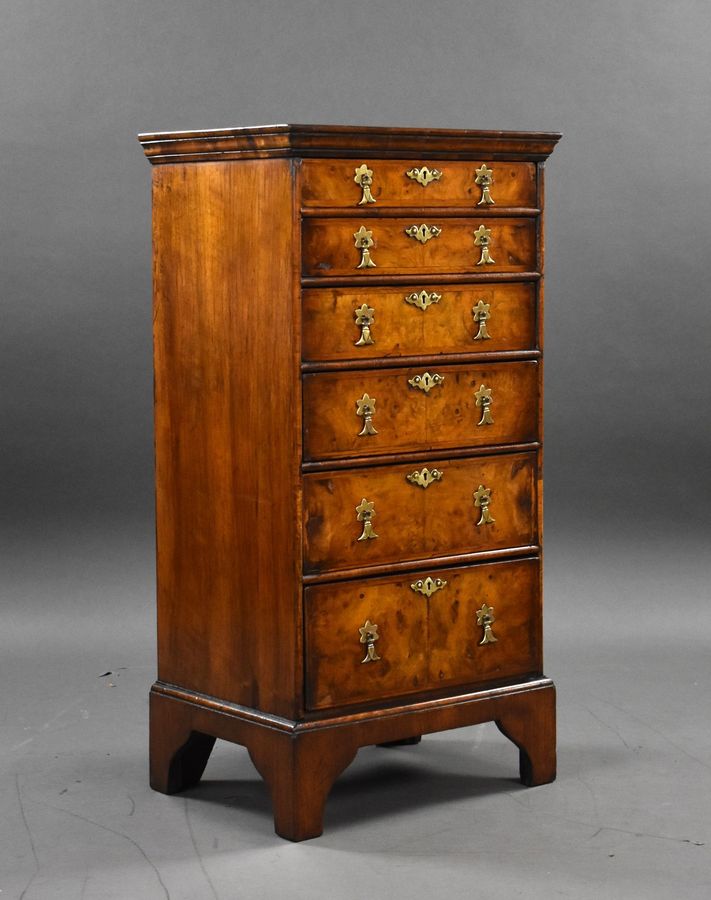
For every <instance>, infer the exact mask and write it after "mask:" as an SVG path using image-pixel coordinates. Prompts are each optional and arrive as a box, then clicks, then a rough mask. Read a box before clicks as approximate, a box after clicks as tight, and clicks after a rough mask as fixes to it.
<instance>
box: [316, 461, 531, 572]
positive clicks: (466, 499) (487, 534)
mask: <svg viewBox="0 0 711 900" xmlns="http://www.w3.org/2000/svg"><path fill="white" fill-rule="evenodd" d="M535 463H536V454H535V452H528V453H511V454H508V453H507V454H502V455H500V456H481V457H476V458H470V459H455V460H437V461H434V462H433V461H431V460H428V459H427V457H426V456H423V457H422V459H421V460H420V461H419V462H417V463H409V464H398V465H392V466H378V467H370V468H363V469H354V470H351V471H341V472H326V473H318V474H316V473H308V474H306V475H305V476H304V497H303V503H304V523H305V542H304V571H305V572H306V573H317V572H324V571H328V570H333V569H348V568H358V567H360V566H371V565H380V564H383V563H394V562H400V561H403V560H418V559H428V558H431V557H433V556H448V555H454V554H461V553H472V552H477V551H487V550H502V549H507V548H514V547H527V546H532V545H535V544H536V542H537V533H536V516H535V514H534V511H535V505H534V504H535V489H536V488H535V473H536V466H535ZM424 470H426V472H425V471H424ZM415 473H417V474H415ZM427 473H429V475H427ZM437 473H440V475H441V477H440V478H439V480H438V479H437ZM408 476H409V477H408ZM419 482H425V483H426V484H427V486H422V485H421V484H420V483H419ZM487 491H488V492H489V493H488V494H487ZM487 501H488V502H487Z"/></svg>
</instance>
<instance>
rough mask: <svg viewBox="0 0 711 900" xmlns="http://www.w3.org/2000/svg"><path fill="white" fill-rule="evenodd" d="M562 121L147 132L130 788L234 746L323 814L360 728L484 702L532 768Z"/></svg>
mask: <svg viewBox="0 0 711 900" xmlns="http://www.w3.org/2000/svg"><path fill="white" fill-rule="evenodd" d="M558 137H559V136H558V135H556V134H548V133H505V132H481V131H442V130H440V131H432V130H428V131H424V130H423V131H416V130H409V129H377V128H346V127H335V126H331V127H316V126H290V125H278V126H270V127H264V128H238V129H229V130H224V131H214V132H182V133H167V134H147V135H141V136H140V141H141V143H142V144H143V147H144V150H145V153H146V155H147V157H148V158H149V159H150V161H151V162H152V163H153V164H154V165H155V168H154V169H153V210H154V220H153V221H154V325H155V329H154V348H155V431H156V515H157V546H158V638H159V653H158V680H157V681H156V683H155V684H154V686H153V688H152V690H151V748H150V752H151V784H152V785H153V787H154V788H155V789H156V790H159V791H164V792H166V793H172V792H175V791H179V790H182V789H184V788H186V787H189V786H190V785H192V784H194V783H196V782H197V781H198V780H199V779H200V777H201V775H202V772H203V770H204V767H205V765H206V763H207V759H208V757H209V754H210V751H211V749H212V746H213V744H214V741H215V738H222V739H226V740H229V741H233V742H236V743H239V744H243V745H245V746H246V747H247V749H248V750H249V753H250V755H251V757H252V759H253V761H254V763H255V765H256V767H257V769H258V770H259V771H260V773H261V774H262V775H263V777H264V778H265V780H266V781H267V783H268V785H269V787H270V790H271V792H272V798H273V804H274V815H275V825H276V830H277V832H278V833H279V834H280V835H282V836H284V837H286V838H290V839H292V840H302V839H305V838H309V837H315V836H316V835H318V834H320V833H321V830H322V821H323V809H324V804H325V801H326V797H327V795H328V792H329V790H330V787H331V785H332V783H333V781H334V780H335V778H336V777H337V776H338V774H339V773H340V772H341V771H342V770H343V769H344V768H345V767H346V766H347V765H348V763H349V762H350V761H351V760H352V759H353V757H354V756H355V754H356V752H357V750H358V748H359V747H361V746H366V745H369V744H379V745H392V744H393V743H415V742H416V741H417V740H419V738H420V736H421V735H422V734H426V733H430V732H434V731H440V730H444V729H449V728H456V727H460V726H464V725H471V724H476V723H479V722H485V721H495V722H496V723H497V725H498V726H499V728H500V730H501V731H502V732H503V733H504V734H505V735H506V736H507V737H509V738H510V739H511V740H512V741H513V742H514V743H515V744H516V745H517V746H518V748H519V750H520V769H521V772H520V774H521V778H522V780H523V781H524V783H526V784H529V785H534V784H542V783H545V782H548V781H551V780H552V779H553V778H554V777H555V692H554V687H553V684H552V682H551V681H550V680H549V679H547V678H545V677H544V676H543V668H542V665H543V664H542V646H541V644H542V642H541V524H542V519H541V435H542V431H541V385H542V377H541V376H542V329H541V319H542V306H543V281H542V272H543V163H544V160H545V159H546V158H547V156H548V155H549V154H550V153H551V151H552V149H553V147H554V145H555V143H556V141H557V140H558Z"/></svg>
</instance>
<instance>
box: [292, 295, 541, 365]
mask: <svg viewBox="0 0 711 900" xmlns="http://www.w3.org/2000/svg"><path fill="white" fill-rule="evenodd" d="M303 322H304V328H303V354H304V359H305V360H306V361H331V360H346V359H376V358H379V357H380V358H382V357H396V356H420V355H435V354H442V353H498V352H501V351H502V350H504V351H505V350H533V349H535V347H536V288H535V285H533V284H530V283H528V284H521V283H515V284H481V285H467V286H466V287H455V286H454V285H438V286H435V287H433V286H431V285H427V286H426V287H424V286H422V285H417V284H413V285H408V286H406V287H403V288H401V289H399V290H393V289H392V288H378V287H371V288H368V289H367V290H365V291H364V290H357V289H354V288H312V289H311V290H306V291H304V292H303Z"/></svg>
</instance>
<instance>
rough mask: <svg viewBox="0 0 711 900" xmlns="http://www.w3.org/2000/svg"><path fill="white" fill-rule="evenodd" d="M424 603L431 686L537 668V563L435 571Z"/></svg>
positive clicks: (539, 647) (539, 662)
mask: <svg viewBox="0 0 711 900" xmlns="http://www.w3.org/2000/svg"><path fill="white" fill-rule="evenodd" d="M437 574H438V576H439V577H440V578H443V579H446V581H447V584H446V586H445V587H444V588H443V589H442V590H441V591H439V592H438V593H437V594H435V595H434V596H433V597H432V598H431V600H430V605H429V675H430V681H431V683H432V685H433V686H437V685H447V684H474V683H476V682H480V681H486V680H493V679H503V678H510V677H514V676H520V675H533V674H539V673H540V672H541V667H542V639H541V599H540V563H539V561H538V560H537V559H523V560H516V561H515V562H507V563H490V564H487V565H477V566H470V567H468V568H466V569H458V570H454V571H452V572H450V573H446V572H445V573H439V572H438V573H437Z"/></svg>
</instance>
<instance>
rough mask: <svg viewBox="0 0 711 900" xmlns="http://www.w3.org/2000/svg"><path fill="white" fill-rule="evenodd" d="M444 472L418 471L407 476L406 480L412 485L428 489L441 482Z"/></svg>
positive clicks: (433, 470)
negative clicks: (436, 482)
mask: <svg viewBox="0 0 711 900" xmlns="http://www.w3.org/2000/svg"><path fill="white" fill-rule="evenodd" d="M443 475H444V472H441V471H440V470H439V469H427V468H425V469H421V470H420V469H416V470H415V471H414V472H411V473H410V474H409V475H406V476H405V478H406V479H407V480H408V481H409V482H410V484H416V485H417V486H418V487H421V488H428V487H429V486H430V485H431V484H433V483H434V482H435V481H441V480H442V476H443Z"/></svg>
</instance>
